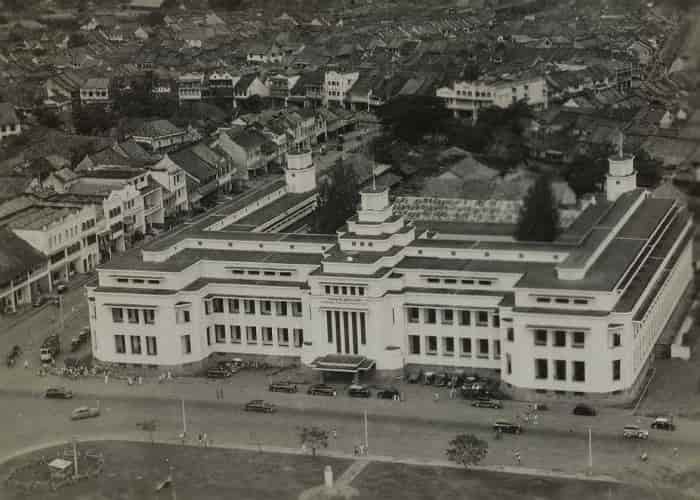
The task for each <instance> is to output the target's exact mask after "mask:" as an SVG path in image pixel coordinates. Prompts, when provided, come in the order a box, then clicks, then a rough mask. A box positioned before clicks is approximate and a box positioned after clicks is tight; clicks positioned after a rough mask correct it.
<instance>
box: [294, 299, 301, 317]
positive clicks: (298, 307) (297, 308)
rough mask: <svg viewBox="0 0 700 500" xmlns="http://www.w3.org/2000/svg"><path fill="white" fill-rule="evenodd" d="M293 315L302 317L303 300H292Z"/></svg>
mask: <svg viewBox="0 0 700 500" xmlns="http://www.w3.org/2000/svg"><path fill="white" fill-rule="evenodd" d="M292 316H294V317H295V318H300V317H301V302H292Z"/></svg>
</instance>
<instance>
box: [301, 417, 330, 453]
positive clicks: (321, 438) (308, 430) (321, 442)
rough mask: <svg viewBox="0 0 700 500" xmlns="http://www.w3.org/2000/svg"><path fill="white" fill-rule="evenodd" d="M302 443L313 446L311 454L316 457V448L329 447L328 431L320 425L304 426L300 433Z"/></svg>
mask: <svg viewBox="0 0 700 500" xmlns="http://www.w3.org/2000/svg"><path fill="white" fill-rule="evenodd" d="M299 439H300V440H301V444H302V445H303V446H307V447H309V448H311V454H312V455H313V456H314V457H315V456H316V450H317V449H319V448H328V431H327V430H324V429H321V428H320V427H316V426H315V425H314V426H311V427H303V428H302V429H301V433H300V435H299Z"/></svg>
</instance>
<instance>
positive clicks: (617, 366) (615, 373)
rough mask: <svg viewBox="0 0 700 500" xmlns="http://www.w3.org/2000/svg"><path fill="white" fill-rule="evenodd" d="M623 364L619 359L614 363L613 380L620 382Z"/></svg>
mask: <svg viewBox="0 0 700 500" xmlns="http://www.w3.org/2000/svg"><path fill="white" fill-rule="evenodd" d="M621 364H622V361H620V360H619V359H616V360H615V361H613V362H612V377H613V380H620V376H621V375H620V373H621Z"/></svg>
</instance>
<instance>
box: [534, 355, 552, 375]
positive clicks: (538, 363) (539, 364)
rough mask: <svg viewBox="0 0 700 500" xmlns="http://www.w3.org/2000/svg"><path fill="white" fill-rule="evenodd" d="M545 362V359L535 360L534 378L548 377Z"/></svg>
mask: <svg viewBox="0 0 700 500" xmlns="http://www.w3.org/2000/svg"><path fill="white" fill-rule="evenodd" d="M547 368H548V366H547V360H546V359H536V360H535V378H537V379H546V378H548V377H549V373H548V370H547Z"/></svg>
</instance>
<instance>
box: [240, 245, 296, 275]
mask: <svg viewBox="0 0 700 500" xmlns="http://www.w3.org/2000/svg"><path fill="white" fill-rule="evenodd" d="M229 246H230V244H229ZM231 272H232V273H233V274H235V275H236V276H243V275H247V276H268V277H272V276H279V277H281V278H289V277H291V276H292V272H291V271H261V270H259V269H232V270H231Z"/></svg>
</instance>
